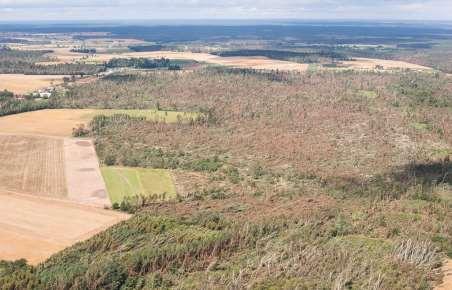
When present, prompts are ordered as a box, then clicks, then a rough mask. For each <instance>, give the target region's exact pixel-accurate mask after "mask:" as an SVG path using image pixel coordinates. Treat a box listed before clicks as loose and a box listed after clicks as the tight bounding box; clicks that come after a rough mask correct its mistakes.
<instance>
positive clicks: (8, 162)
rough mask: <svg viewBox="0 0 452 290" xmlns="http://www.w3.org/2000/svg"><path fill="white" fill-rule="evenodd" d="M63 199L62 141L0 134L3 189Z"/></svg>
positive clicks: (0, 169)
mask: <svg viewBox="0 0 452 290" xmlns="http://www.w3.org/2000/svg"><path fill="white" fill-rule="evenodd" d="M2 189H3V190H11V191H17V192H23V193H31V194H35V195H47V196H53V197H59V198H64V197H65V196H66V194H67V188H66V180H65V168H64V149H63V140H60V139H54V138H41V137H34V136H13V135H0V190H2Z"/></svg>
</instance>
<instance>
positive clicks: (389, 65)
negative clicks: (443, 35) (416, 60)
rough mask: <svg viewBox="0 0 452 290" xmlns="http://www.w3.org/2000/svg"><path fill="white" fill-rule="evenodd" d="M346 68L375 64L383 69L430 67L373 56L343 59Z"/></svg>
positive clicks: (368, 66) (373, 65)
mask: <svg viewBox="0 0 452 290" xmlns="http://www.w3.org/2000/svg"><path fill="white" fill-rule="evenodd" d="M342 64H343V65H344V66H345V68H346V69H355V70H374V69H375V67H376V66H382V67H383V69H384V70H404V69H410V70H415V71H429V70H432V68H430V67H426V66H422V65H418V64H413V63H409V62H405V61H398V60H387V59H374V58H359V57H358V58H355V60H354V61H343V62H342Z"/></svg>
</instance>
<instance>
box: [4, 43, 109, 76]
mask: <svg viewBox="0 0 452 290" xmlns="http://www.w3.org/2000/svg"><path fill="white" fill-rule="evenodd" d="M49 52H51V51H49V50H37V51H31V50H13V49H10V48H8V47H4V48H2V49H0V73H2V74H29V75H92V74H97V73H99V72H101V71H104V70H105V68H104V67H102V66H98V65H93V64H82V63H80V64H79V63H61V64H38V63H39V62H48V61H52V59H51V58H49V57H48V56H46V54H48V53H49Z"/></svg>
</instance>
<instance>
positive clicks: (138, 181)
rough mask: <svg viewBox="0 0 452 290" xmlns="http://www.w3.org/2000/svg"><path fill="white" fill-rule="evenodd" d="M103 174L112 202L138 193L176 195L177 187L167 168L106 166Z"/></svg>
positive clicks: (145, 194) (144, 194)
mask: <svg viewBox="0 0 452 290" xmlns="http://www.w3.org/2000/svg"><path fill="white" fill-rule="evenodd" d="M102 175H103V176H104V180H105V182H106V184H107V188H108V193H109V195H110V199H111V202H112V203H115V202H116V203H120V202H121V201H123V200H124V198H125V197H132V196H137V195H142V196H153V195H154V196H155V195H162V194H165V197H166V198H172V197H174V196H176V188H175V186H174V184H173V181H172V178H171V176H170V174H169V172H168V171H167V170H162V169H142V168H122V167H104V168H102Z"/></svg>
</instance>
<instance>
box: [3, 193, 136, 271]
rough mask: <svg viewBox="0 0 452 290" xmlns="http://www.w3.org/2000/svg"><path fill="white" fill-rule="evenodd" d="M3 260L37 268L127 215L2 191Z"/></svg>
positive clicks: (125, 217)
mask: <svg viewBox="0 0 452 290" xmlns="http://www.w3.org/2000/svg"><path fill="white" fill-rule="evenodd" d="M19 209H20V210H19ZM0 213H1V219H0V260H2V259H6V260H16V259H21V258H26V259H27V261H28V262H30V263H31V264H38V263H40V262H42V261H44V260H46V259H47V258H49V257H50V256H51V255H52V254H54V253H56V252H58V251H60V250H62V249H64V248H66V247H68V246H71V245H73V244H75V243H76V242H79V241H82V240H84V239H87V238H89V237H91V236H93V235H95V234H96V233H98V232H100V231H102V230H104V229H106V228H107V227H109V226H111V225H113V224H116V223H118V222H120V221H122V220H125V219H127V218H128V215H126V214H122V213H118V212H113V211H106V210H102V209H96V208H92V207H87V206H80V205H76V204H72V203H69V202H64V201H58V200H52V199H43V198H36V197H32V196H29V195H20V194H15V193H10V192H8V191H2V190H1V189H0Z"/></svg>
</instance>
